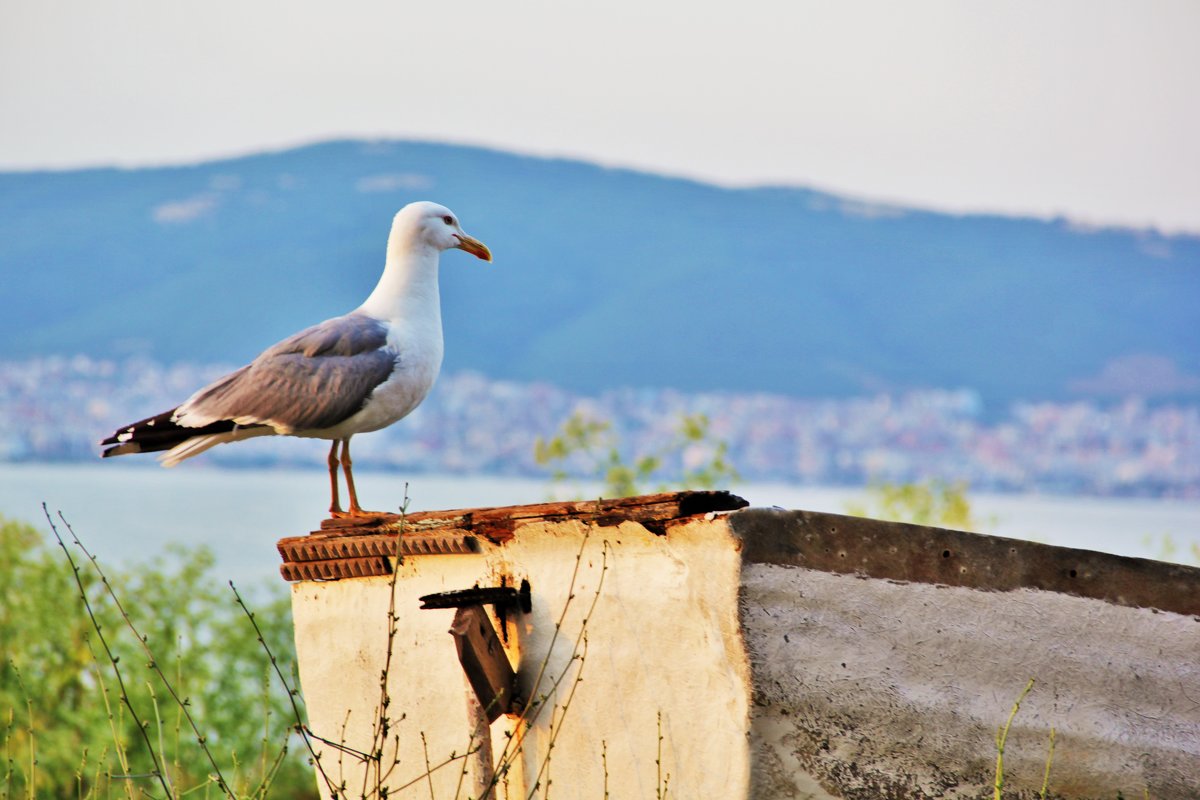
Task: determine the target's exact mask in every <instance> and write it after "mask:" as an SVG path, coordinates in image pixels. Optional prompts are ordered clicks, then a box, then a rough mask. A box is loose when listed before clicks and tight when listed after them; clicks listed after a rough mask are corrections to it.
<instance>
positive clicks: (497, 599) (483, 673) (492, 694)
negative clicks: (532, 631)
mask: <svg viewBox="0 0 1200 800" xmlns="http://www.w3.org/2000/svg"><path fill="white" fill-rule="evenodd" d="M420 600H421V608H422V609H441V608H456V609H458V611H457V612H456V613H455V615H454V621H453V622H452V623H451V624H450V635H451V636H453V637H454V647H455V649H456V650H457V651H458V662H459V663H460V664H461V665H462V668H463V672H465V673H466V675H467V681H468V683H470V684H471V689H472V691H474V693H475V697H476V699H477V700H478V701H479V706H480V708H481V709H482V711H483V713H484V714H485V715H486V716H487V721H488V723H492V722H495V721H496V720H497V719H499V718H500V717H501V716H502V715H504V714H515V713H519V712H520V711H521V708H522V707H523V706H524V703H523V702H522V701H521V699H520V698H519V697H518V695H517V673H516V671H515V670H513V668H512V665H511V664H510V663H509V662H508V655H507V654H506V653H505V652H504V647H503V645H501V643H500V635H499V634H497V633H496V628H495V626H494V625H492V619H491V617H489V616H488V614H487V612H486V611H484V609H483V607H484V606H485V605H491V606H494V607H495V609H496V615H497V616H498V617H499V618H500V626H501V631H503V633H504V635H505V637H507V630H506V629H507V627H508V625H507V614H508V611H509V610H510V609H520V610H522V611H524V612H525V613H527V614H528V613H529V612H530V611H531V610H532V609H533V600H532V595H531V591H530V587H529V581H527V580H525V581H521V587H520V588H519V589H518V588H516V587H513V586H495V587H480V586H473V587H471V588H470V589H460V590H456V591H451V592H438V593H437V594H427V595H424V596H423V597H421V598H420Z"/></svg>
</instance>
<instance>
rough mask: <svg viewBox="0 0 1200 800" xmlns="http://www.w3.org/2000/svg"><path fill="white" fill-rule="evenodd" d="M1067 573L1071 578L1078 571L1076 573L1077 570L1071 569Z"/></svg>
mask: <svg viewBox="0 0 1200 800" xmlns="http://www.w3.org/2000/svg"><path fill="white" fill-rule="evenodd" d="M1067 574H1068V575H1070V576H1071V577H1072V578H1074V577H1075V576H1076V575H1077V574H1078V573H1077V572H1075V570H1071V571H1070V572H1068V573H1067Z"/></svg>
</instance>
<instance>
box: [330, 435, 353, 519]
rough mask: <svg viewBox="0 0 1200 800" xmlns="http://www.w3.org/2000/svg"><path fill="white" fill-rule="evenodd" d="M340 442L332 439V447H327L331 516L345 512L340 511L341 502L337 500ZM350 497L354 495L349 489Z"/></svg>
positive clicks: (338, 515) (337, 515)
mask: <svg viewBox="0 0 1200 800" xmlns="http://www.w3.org/2000/svg"><path fill="white" fill-rule="evenodd" d="M339 444H341V442H340V441H339V440H338V439H334V440H333V447H330V448H329V462H328V463H329V497H330V501H329V515H330V516H331V517H340V516H342V514H344V513H345V512H344V511H342V504H341V503H340V502H338V476H337V468H338V445H339ZM350 496H351V497H353V496H354V493H353V490H351V494H350Z"/></svg>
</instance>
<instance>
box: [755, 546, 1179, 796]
mask: <svg viewBox="0 0 1200 800" xmlns="http://www.w3.org/2000/svg"><path fill="white" fill-rule="evenodd" d="M741 620H742V626H743V630H744V635H745V637H746V643H747V648H748V650H749V652H750V659H751V667H752V672H753V685H754V690H753V691H754V704H753V708H752V711H751V720H752V722H751V731H752V734H751V735H752V758H753V766H752V796H754V797H758V798H814V799H817V800H823V799H824V798H827V797H835V798H847V800H859V799H861V800H867V799H868V798H870V800H876V799H877V798H905V800H909V799H914V800H916V799H920V798H968V797H970V798H977V797H981V796H984V795H985V794H986V796H989V797H990V796H991V795H990V791H989V790H990V787H991V785H992V781H993V779H994V775H995V762H996V745H995V736H996V732H997V728H998V727H999V726H1001V725H1003V723H1004V722H1005V720H1006V719H1007V717H1008V714H1009V712H1010V710H1011V708H1012V705H1013V703H1014V701H1015V700H1016V699H1017V697H1018V696H1019V695H1020V693H1021V691H1022V689H1023V688H1024V686H1025V684H1026V682H1027V681H1028V680H1029V678H1035V680H1036V682H1035V685H1034V688H1033V690H1032V691H1031V692H1030V693H1029V695H1028V696H1027V697H1026V698H1025V700H1024V702H1023V703H1022V705H1021V708H1020V711H1019V713H1018V715H1017V717H1016V719H1015V721H1014V723H1013V725H1012V729H1011V732H1010V734H1009V739H1008V745H1007V748H1006V753H1005V765H1006V769H1005V775H1006V783H1005V786H1006V793H1005V796H1006V797H1035V796H1036V795H1037V792H1038V790H1039V789H1040V787H1041V784H1042V778H1043V771H1044V768H1045V763H1046V755H1047V744H1048V735H1049V729H1050V727H1051V726H1054V727H1055V728H1056V730H1057V743H1056V748H1055V754H1054V759H1053V765H1052V772H1051V779H1050V793H1051V796H1063V797H1072V798H1093V797H1094V798H1105V800H1112V799H1113V798H1115V797H1116V796H1117V793H1118V792H1121V793H1122V794H1123V795H1124V796H1125V797H1127V798H1134V797H1142V796H1143V791H1148V792H1149V796H1150V797H1152V798H1155V799H1156V800H1185V798H1186V799H1187V800H1194V799H1195V798H1196V797H1198V796H1200V692H1198V687H1200V664H1198V660H1200V621H1197V620H1196V619H1195V618H1193V617H1190V616H1184V615H1180V614H1174V613H1169V612H1159V611H1155V610H1152V609H1138V608H1127V607H1121V606H1116V605H1111V604H1109V603H1106V602H1103V601H1100V600H1094V599H1088V598H1079V597H1071V596H1067V595H1063V594H1059V593H1056V592H1046V591H1038V590H1032V589H1023V590H1016V591H1011V592H988V591H980V590H978V589H970V588H963V587H947V586H937V585H932V584H922V583H903V582H896V581H889V580H880V579H874V578H863V577H856V576H852V575H838V574H831V573H828V572H822V571H817V570H809V569H803V568H798V567H789V566H780V565H774V564H744V565H743V569H742V594H741Z"/></svg>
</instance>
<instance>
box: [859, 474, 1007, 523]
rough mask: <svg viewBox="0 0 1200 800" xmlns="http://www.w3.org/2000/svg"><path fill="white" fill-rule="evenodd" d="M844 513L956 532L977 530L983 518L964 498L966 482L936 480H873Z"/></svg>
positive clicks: (965, 495) (965, 497)
mask: <svg viewBox="0 0 1200 800" xmlns="http://www.w3.org/2000/svg"><path fill="white" fill-rule="evenodd" d="M846 512H847V513H848V514H850V515H851V516H855V517H872V518H874V519H885V520H891V521H893V522H911V523H913V524H915V525H932V526H935V527H939V528H953V529H955V530H960V531H974V532H976V533H978V532H980V529H981V528H982V527H983V525H984V524H985V523H984V521H981V520H978V519H976V518H975V516H974V514H973V512H972V510H971V501H970V499H969V498H968V497H967V484H966V483H963V482H961V481H956V482H954V483H947V482H945V481H940V480H931V481H925V482H922V483H873V484H871V485H870V486H869V487H867V497H866V500H865V501H864V502H862V503H850V504H848V505H847V507H846Z"/></svg>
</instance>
